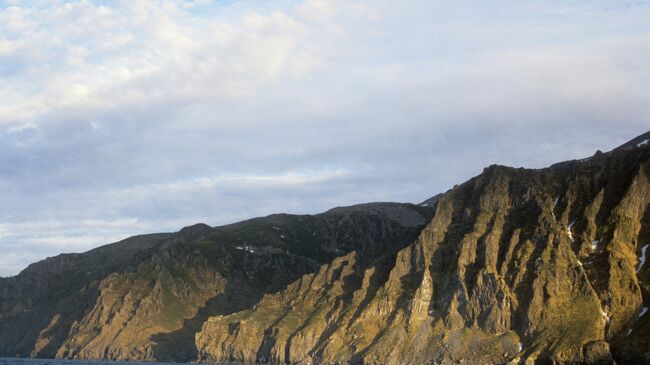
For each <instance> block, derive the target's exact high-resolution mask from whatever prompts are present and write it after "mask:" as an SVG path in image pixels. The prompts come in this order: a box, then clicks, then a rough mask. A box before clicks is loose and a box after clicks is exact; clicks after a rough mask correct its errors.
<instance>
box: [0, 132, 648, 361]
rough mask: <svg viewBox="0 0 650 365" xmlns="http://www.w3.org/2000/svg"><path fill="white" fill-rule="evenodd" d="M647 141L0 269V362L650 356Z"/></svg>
mask: <svg viewBox="0 0 650 365" xmlns="http://www.w3.org/2000/svg"><path fill="white" fill-rule="evenodd" d="M648 141H650V133H647V134H645V135H643V136H640V137H638V138H636V139H635V140H632V141H630V142H629V143H627V144H625V145H623V146H621V147H619V148H618V149H616V150H613V151H611V152H608V153H601V152H598V153H596V154H595V155H594V156H593V157H591V158H589V159H585V160H580V161H569V162H564V163H560V164H556V165H553V166H551V167H549V168H545V169H539V170H529V169H515V168H509V167H503V166H496V165H494V166H490V167H488V168H486V169H485V170H484V171H483V173H482V174H480V175H479V176H477V177H475V178H473V179H471V180H469V181H468V182H466V183H464V184H462V185H459V186H456V187H454V188H453V189H451V190H450V191H448V192H446V193H444V194H439V195H436V196H435V197H433V198H431V199H429V200H427V201H425V202H423V203H422V204H420V205H417V206H416V205H411V204H395V203H373V204H363V205H359V206H353V207H345V208H335V209H332V210H330V211H328V212H326V213H323V214H319V215H315V216H295V215H286V214H280V215H272V216H268V217H264V218H256V219H252V220H248V221H244V222H240V223H236V224H232V225H228V226H223V227H215V228H212V227H209V226H206V225H202V224H198V225H195V226H191V227H186V228H184V229H183V230H181V231H180V232H178V233H173V234H157V235H147V236H137V237H133V238H130V239H127V240H125V241H122V242H119V243H116V244H112V245H107V246H104V247H101V248H98V249H96V250H93V251H90V252H87V253H84V254H73V255H61V256H57V257H55V258H50V259H47V260H45V261H43V262H40V263H37V264H33V265H32V266H30V267H29V268H27V269H26V270H25V271H23V272H22V273H20V274H19V275H18V276H16V277H12V278H4V279H0V356H16V355H17V356H37V357H54V356H56V357H58V358H84V359H119V360H125V359H130V360H162V361H170V360H174V361H188V360H199V361H205V362H230V361H237V362H245V363H256V362H258V363H278V364H279V363H282V364H284V363H291V364H319V363H320V364H395V365H397V364H432V363H449V364H451V363H461V362H465V363H472V364H474V363H477V364H478V363H481V364H484V363H495V364H506V363H511V364H517V363H526V364H530V363H541V364H544V363H557V364H575V363H587V364H611V363H613V361H614V360H616V361H617V362H618V363H619V364H623V363H634V364H644V363H646V364H650V314H647V313H646V311H647V310H648V307H650V299H649V295H650V282H649V281H650V277H649V276H650V269H649V268H648V265H647V264H645V260H646V256H647V255H650V252H648V249H649V248H650V161H649V159H650V145H649V143H648Z"/></svg>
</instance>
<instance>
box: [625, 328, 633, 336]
mask: <svg viewBox="0 0 650 365" xmlns="http://www.w3.org/2000/svg"><path fill="white" fill-rule="evenodd" d="M630 333H632V329H631V328H630V329H629V330H627V333H626V334H625V337H627V336H629V335H630Z"/></svg>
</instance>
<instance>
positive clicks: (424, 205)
mask: <svg viewBox="0 0 650 365" xmlns="http://www.w3.org/2000/svg"><path fill="white" fill-rule="evenodd" d="M420 206H423V207H428V206H429V204H427V203H424V204H420Z"/></svg>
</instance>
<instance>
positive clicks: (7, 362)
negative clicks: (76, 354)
mask: <svg viewBox="0 0 650 365" xmlns="http://www.w3.org/2000/svg"><path fill="white" fill-rule="evenodd" d="M174 364H182V363H169V362H139V361H90V360H51V359H28V358H20V357H13V358H7V357H0V365H174ZM185 364H187V363H185ZM223 365H225V364H223Z"/></svg>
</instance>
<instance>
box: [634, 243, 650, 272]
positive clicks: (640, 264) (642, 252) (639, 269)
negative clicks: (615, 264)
mask: <svg viewBox="0 0 650 365" xmlns="http://www.w3.org/2000/svg"><path fill="white" fill-rule="evenodd" d="M648 246H650V244H647V245H645V246H643V247H642V248H641V257H639V268H638V269H636V272H637V273H638V272H639V271H641V267H642V266H643V264H645V253H646V251H648Z"/></svg>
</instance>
